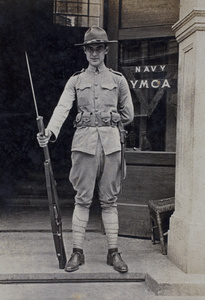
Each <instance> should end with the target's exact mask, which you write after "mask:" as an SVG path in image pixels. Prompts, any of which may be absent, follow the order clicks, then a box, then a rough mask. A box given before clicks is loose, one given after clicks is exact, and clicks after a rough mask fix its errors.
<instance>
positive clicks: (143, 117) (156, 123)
mask: <svg viewBox="0 0 205 300" xmlns="http://www.w3.org/2000/svg"><path fill="white" fill-rule="evenodd" d="M177 66H178V44H177V42H176V40H175V39H174V38H161V39H144V40H133V41H130V40H129V41H122V42H120V45H119V70H121V72H122V73H123V74H124V75H125V77H126V78H127V80H128V82H129V86H130V90H131V94H132V99H133V104H134V109H135V117H134V121H133V122H132V123H131V125H130V126H129V128H128V137H127V148H129V149H130V148H131V149H133V150H135V151H170V152H172V151H173V152H174V151H175V145H176V107H177V69H178V67H177Z"/></svg>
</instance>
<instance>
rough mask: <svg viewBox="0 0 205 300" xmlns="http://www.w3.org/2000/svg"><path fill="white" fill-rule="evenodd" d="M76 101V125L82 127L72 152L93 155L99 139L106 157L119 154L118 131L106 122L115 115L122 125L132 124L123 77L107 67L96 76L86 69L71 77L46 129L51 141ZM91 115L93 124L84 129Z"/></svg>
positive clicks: (131, 111) (130, 106) (76, 136)
mask: <svg viewBox="0 0 205 300" xmlns="http://www.w3.org/2000/svg"><path fill="white" fill-rule="evenodd" d="M76 100H77V107H78V115H77V118H76V123H78V122H81V124H82V126H78V127H77V129H76V131H75V134H74V137H73V142H72V149H71V150H72V151H80V152H84V153H88V154H92V155H95V153H96V149H97V143H98V138H99V137H100V140H101V143H102V147H103V150H104V153H105V155H108V154H111V153H113V152H116V151H120V150H121V145H120V137H119V131H118V128H117V127H116V126H106V122H107V116H108V115H109V114H110V113H114V114H115V113H117V112H118V113H119V114H120V117H121V120H122V122H123V123H124V124H125V125H127V124H129V123H130V122H131V121H132V120H133V117H134V112H133V104H132V99H131V94H130V90H129V87H128V84H127V81H126V79H125V78H124V76H123V75H122V74H121V73H118V72H115V71H113V70H111V69H108V68H106V67H104V68H103V69H102V70H100V71H97V72H94V71H93V70H91V69H90V68H89V67H88V69H86V70H83V71H81V72H79V73H77V74H74V75H73V76H72V77H71V78H70V79H69V80H68V82H67V84H66V86H65V89H64V91H63V93H62V95H61V97H60V100H59V102H58V104H57V106H56V108H55V110H54V112H53V115H52V117H51V120H50V122H49V124H48V127H47V128H48V129H49V130H51V131H52V132H53V134H54V136H55V138H54V139H57V137H58V134H59V132H60V129H61V127H62V125H63V123H64V121H65V119H66V118H67V116H68V114H69V112H70V109H71V108H72V106H73V102H74V101H76ZM90 113H91V115H92V118H93V117H94V120H92V126H86V122H87V123H88V124H89V122H90V120H89V115H90ZM85 116H86V118H85ZM83 117H84V118H85V119H84V121H82V118H83ZM93 122H94V124H95V125H93ZM99 123H101V124H99Z"/></svg>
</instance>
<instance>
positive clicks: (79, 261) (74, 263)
mask: <svg viewBox="0 0 205 300" xmlns="http://www.w3.org/2000/svg"><path fill="white" fill-rule="evenodd" d="M84 263H85V257H84V254H83V252H78V251H76V252H73V253H72V254H71V258H70V259H69V260H68V261H67V263H66V265H65V271H66V272H73V271H76V270H78V269H79V266H81V265H83V264H84Z"/></svg>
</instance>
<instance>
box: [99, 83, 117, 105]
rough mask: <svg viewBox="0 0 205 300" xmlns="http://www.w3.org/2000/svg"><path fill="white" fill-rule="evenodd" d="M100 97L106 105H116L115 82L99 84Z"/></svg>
mask: <svg viewBox="0 0 205 300" xmlns="http://www.w3.org/2000/svg"><path fill="white" fill-rule="evenodd" d="M101 90H102V93H101V97H102V100H103V102H104V103H105V104H106V106H112V107H113V106H115V107H116V106H117V101H118V86H117V84H116V83H114V82H111V83H103V84H101Z"/></svg>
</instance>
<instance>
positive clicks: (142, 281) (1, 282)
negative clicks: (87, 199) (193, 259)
mask: <svg viewBox="0 0 205 300" xmlns="http://www.w3.org/2000/svg"><path fill="white" fill-rule="evenodd" d="M71 215H72V209H69V208H66V209H63V212H62V220H63V239H64V244H65V249H66V253H67V258H69V257H70V254H71V252H72V237H71ZM0 246H1V248H0V249H1V254H0V268H1V272H0V291H1V292H3V291H4V290H5V289H6V286H7V287H8V284H10V285H9V289H7V292H8V290H9V291H10V292H11V291H12V289H13V288H14V286H15V290H17V286H18V287H19V285H21V286H22V285H23V286H25V285H27V286H28V285H29V284H33V287H34V286H38V285H39V284H40V286H41V288H42V284H43V283H44V284H46V286H47V287H49V286H50V285H51V284H52V287H54V286H55V285H58V286H59V284H63V283H69V284H70V287H71V285H75V284H76V283H81V285H80V286H81V287H82V288H83V290H84V291H85V290H86V287H87V286H88V285H89V284H91V283H92V284H94V283H95V284H96V285H95V288H94V289H93V290H94V291H96V293H98V295H99V291H100V297H99V299H110V300H113V299H123V300H126V299H128V298H127V296H128V294H126V293H128V290H129V293H130V294H129V295H131V294H132V290H133V293H134V294H135V293H136V292H135V288H136V287H137V286H139V285H140V287H139V288H138V290H137V291H138V292H139V295H140V291H141V293H142V292H143V295H144V296H143V297H142V298H140V296H138V297H136V298H132V297H130V296H129V299H137V300H138V299H143V300H145V299H155V298H156V299H159V300H160V299H161V300H164V299H170V300H171V299H176V300H177V299H181V300H182V299H190V300H191V299H205V275H193V274H192V275H190V274H185V273H184V272H182V271H181V270H180V269H178V268H177V267H176V266H175V265H174V264H173V263H172V262H171V261H170V260H169V259H168V257H167V256H166V255H162V254H161V247H160V245H159V244H156V245H152V243H151V240H149V239H138V238H130V237H122V236H120V237H119V251H120V252H122V257H123V259H124V260H125V261H126V263H127V264H128V266H129V272H128V273H126V274H120V273H118V272H116V271H114V269H113V267H111V266H108V265H107V264H106V255H107V242H106V236H105V235H104V234H103V232H102V228H101V220H100V216H99V215H97V217H96V216H95V215H92V214H91V216H90V221H89V225H88V230H87V233H86V239H85V247H84V252H85V258H86V263H85V265H83V266H81V267H80V269H79V270H78V271H76V272H73V273H67V272H65V271H64V270H60V269H59V268H58V260H57V258H56V254H55V248H54V243H53V238H52V233H51V229H50V220H49V212H48V210H47V209H43V210H40V209H37V208H25V207H19V208H17V207H15V208H7V209H6V210H2V211H1V224H0ZM122 283H123V286H122ZM125 283H126V288H125V286H124V284H125ZM111 284H114V286H115V296H116V291H118V292H119V293H120V295H121V296H119V298H114V297H112V298H107V297H108V296H106V295H104V294H103V293H102V292H103V290H104V288H105V286H107V285H111ZM78 286H79V285H78ZM117 287H118V288H117ZM93 290H92V293H93ZM106 290H107V291H108V290H109V288H108V287H106ZM121 290H122V291H123V293H125V294H122V291H121ZM109 291H110V292H111V290H109ZM126 291H127V292H126ZM86 295H87V294H86ZM103 295H104V298H103ZM122 295H124V296H122ZM178 296H180V297H178ZM76 297H77V296H76ZM110 297H111V296H110ZM121 297H122V298H121ZM1 299H2V300H4V298H2V297H1ZM5 299H10V298H5ZM11 299H12V298H11ZM13 299H15V298H13ZM16 299H21V298H16ZM22 299H23V298H22ZM25 299H26V298H25ZM30 299H35V298H30ZM36 299H38V297H36ZM41 299H44V298H43V297H41ZM45 299H47V298H45ZM50 299H51V298H50ZM52 299H80V300H81V299H92V298H82V297H81V298H63V296H62V298H55V297H54V298H52ZM93 299H98V298H93Z"/></svg>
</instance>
